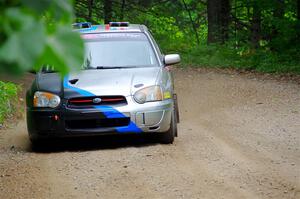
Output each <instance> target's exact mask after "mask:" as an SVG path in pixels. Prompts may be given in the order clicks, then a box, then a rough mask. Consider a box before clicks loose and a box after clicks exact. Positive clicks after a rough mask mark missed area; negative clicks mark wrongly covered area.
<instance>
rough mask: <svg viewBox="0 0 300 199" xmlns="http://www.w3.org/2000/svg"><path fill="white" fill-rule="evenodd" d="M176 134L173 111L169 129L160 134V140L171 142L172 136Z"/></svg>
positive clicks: (172, 140)
mask: <svg viewBox="0 0 300 199" xmlns="http://www.w3.org/2000/svg"><path fill="white" fill-rule="evenodd" d="M176 134H177V122H176V117H175V114H174V112H173V114H172V117H171V124H170V129H169V130H168V131H167V132H165V133H163V134H162V135H161V139H160V142H161V143H163V144H172V143H173V142H174V137H175V136H176Z"/></svg>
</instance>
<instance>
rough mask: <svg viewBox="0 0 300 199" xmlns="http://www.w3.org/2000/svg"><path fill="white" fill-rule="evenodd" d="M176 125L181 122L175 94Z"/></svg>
mask: <svg viewBox="0 0 300 199" xmlns="http://www.w3.org/2000/svg"><path fill="white" fill-rule="evenodd" d="M173 99H174V108H175V117H176V123H179V122H180V117H179V107H178V99H177V94H173Z"/></svg>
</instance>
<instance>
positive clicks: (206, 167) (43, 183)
mask: <svg viewBox="0 0 300 199" xmlns="http://www.w3.org/2000/svg"><path fill="white" fill-rule="evenodd" d="M174 73H175V74H174V76H175V84H176V90H177V93H178V95H179V105H180V113H181V123H180V124H179V126H178V127H179V137H178V138H177V139H176V141H175V143H174V144H173V145H161V144H158V143H156V142H155V140H153V139H149V140H148V138H141V137H133V136H129V137H127V136H126V137H104V138H102V137H101V138H97V139H94V138H93V139H80V140H67V141H64V142H61V143H56V144H53V146H52V147H51V148H50V149H47V150H45V151H42V152H33V151H32V150H31V147H30V143H29V141H28V138H27V132H26V124H25V121H24V120H22V121H19V122H17V123H16V124H10V127H9V128H8V129H5V130H4V129H2V130H0V198H3V199H7V198H105V199H106V198H113V199H117V198H188V199H192V198H228V199H235V198H236V199H241V198H249V199H256V198H278V199H281V198H293V199H296V198H300V86H299V84H296V83H291V82H287V81H278V80H272V78H269V79H268V80H266V79H264V78H261V77H258V78H257V77H256V76H255V75H250V76H247V75H240V74H238V73H227V72H222V71H216V70H208V69H200V70H196V69H176V70H175V71H174ZM27 84H28V81H26V85H27ZM25 87H26V86H25Z"/></svg>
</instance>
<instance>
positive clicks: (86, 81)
mask: <svg viewBox="0 0 300 199" xmlns="http://www.w3.org/2000/svg"><path fill="white" fill-rule="evenodd" d="M75 27H79V29H77V30H75V31H79V32H80V33H81V35H82V38H83V39H84V41H85V49H86V50H85V61H84V64H83V66H82V70H81V71H80V72H77V73H72V74H69V75H68V76H66V77H65V78H64V79H63V80H62V79H61V78H60V76H59V74H57V73H56V72H55V71H53V69H51V67H44V68H43V69H42V70H41V71H40V72H39V73H37V75H36V79H35V81H34V82H33V84H32V87H31V88H30V89H29V90H28V91H27V96H26V104H27V127H28V133H29V137H30V139H31V141H32V142H33V143H37V142H39V141H40V139H47V138H50V137H70V136H88V135H103V134H126V133H137V134H138V133H152V134H157V136H159V137H160V140H161V142H162V143H172V142H173V141H174V137H175V136H177V122H178V121H179V115H178V107H177V101H176V99H177V98H176V95H175V94H174V88H173V80H172V76H171V73H170V71H169V67H168V66H169V65H172V64H176V63H179V62H180V56H179V55H177V54H171V55H165V56H164V55H162V53H161V52H160V49H159V47H158V45H157V44H156V42H155V40H154V39H153V37H152V36H151V34H150V33H149V31H148V29H147V28H146V27H145V26H144V25H131V24H129V23H124V22H113V23H110V24H107V25H96V26H91V25H90V23H86V24H84V23H81V24H75ZM83 27H85V28H83Z"/></svg>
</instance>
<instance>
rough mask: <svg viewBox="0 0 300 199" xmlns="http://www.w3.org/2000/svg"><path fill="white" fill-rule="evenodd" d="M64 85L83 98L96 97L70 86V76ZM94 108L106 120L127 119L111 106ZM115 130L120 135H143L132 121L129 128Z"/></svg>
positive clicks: (65, 79)
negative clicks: (130, 133) (129, 133)
mask: <svg viewBox="0 0 300 199" xmlns="http://www.w3.org/2000/svg"><path fill="white" fill-rule="evenodd" d="M63 85H64V88H67V89H70V90H73V91H75V92H77V93H79V94H80V95H82V96H85V97H90V96H96V95H95V94H93V93H91V92H89V91H85V90H83V89H80V88H75V87H73V86H71V85H69V78H68V76H66V77H65V78H64V81H63ZM94 108H96V109H98V110H100V111H101V112H102V113H103V114H104V115H105V117H106V118H124V117H126V116H125V115H124V114H123V113H121V112H119V111H117V110H116V109H114V108H113V107H111V106H94ZM115 129H116V130H117V132H118V133H128V132H132V133H141V132H142V130H141V129H140V128H139V127H137V125H136V124H135V123H134V122H132V121H130V124H129V125H128V126H125V127H116V128H115Z"/></svg>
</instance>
